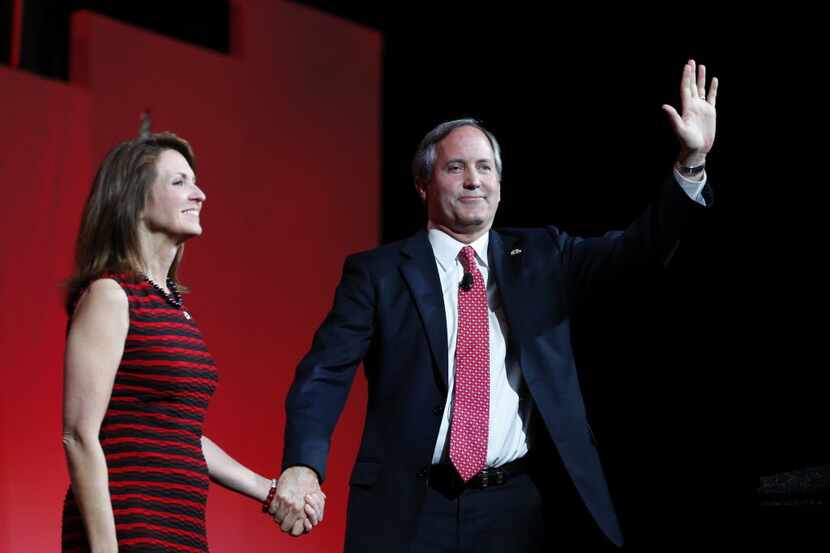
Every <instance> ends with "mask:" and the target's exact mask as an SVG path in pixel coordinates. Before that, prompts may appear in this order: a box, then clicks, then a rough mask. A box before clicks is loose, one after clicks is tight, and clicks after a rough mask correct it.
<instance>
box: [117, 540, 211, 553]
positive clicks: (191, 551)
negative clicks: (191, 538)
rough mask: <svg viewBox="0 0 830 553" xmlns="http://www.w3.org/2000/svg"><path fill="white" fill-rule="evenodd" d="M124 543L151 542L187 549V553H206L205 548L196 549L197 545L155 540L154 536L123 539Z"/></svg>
mask: <svg viewBox="0 0 830 553" xmlns="http://www.w3.org/2000/svg"><path fill="white" fill-rule="evenodd" d="M119 543H121V544H122V545H133V544H135V545H139V544H142V543H149V544H152V545H163V546H165V547H169V548H172V549H179V550H181V551H185V552H186V553H205V549H196V548H195V547H189V546H187V545H179V544H176V543H170V542H166V541H161V540H154V539H152V538H132V539H128V540H121V542H119Z"/></svg>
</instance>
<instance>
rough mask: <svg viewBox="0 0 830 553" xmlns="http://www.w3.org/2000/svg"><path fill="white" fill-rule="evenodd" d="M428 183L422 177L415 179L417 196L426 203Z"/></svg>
mask: <svg viewBox="0 0 830 553" xmlns="http://www.w3.org/2000/svg"><path fill="white" fill-rule="evenodd" d="M428 184H429V183H428V182H427V181H425V180H423V179H418V180H416V181H415V191H416V192H418V197H420V198H421V201H422V202H424V203H427V185H428Z"/></svg>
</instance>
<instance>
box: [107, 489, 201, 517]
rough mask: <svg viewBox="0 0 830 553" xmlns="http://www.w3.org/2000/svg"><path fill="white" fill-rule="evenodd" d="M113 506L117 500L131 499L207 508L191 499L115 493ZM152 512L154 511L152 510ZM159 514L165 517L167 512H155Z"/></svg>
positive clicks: (199, 508) (198, 508)
mask: <svg viewBox="0 0 830 553" xmlns="http://www.w3.org/2000/svg"><path fill="white" fill-rule="evenodd" d="M112 498H113V504H115V500H116V498H117V499H118V501H127V500H130V499H138V500H140V501H143V502H145V503H161V504H163V505H181V506H183V507H192V508H194V509H197V510H200V511H201V510H203V509H204V508H205V504H204V503H200V502H198V501H190V500H189V499H175V498H172V497H155V496H152V495H145V494H143V493H114V494H112ZM151 510H152V509H151ZM155 512H156V513H158V515H159V516H164V515H165V514H166V511H155Z"/></svg>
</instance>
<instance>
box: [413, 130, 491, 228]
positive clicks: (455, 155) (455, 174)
mask: <svg viewBox="0 0 830 553" xmlns="http://www.w3.org/2000/svg"><path fill="white" fill-rule="evenodd" d="M437 154H438V155H437V159H436V160H435V165H434V167H433V171H432V180H431V181H430V182H428V183H425V184H421V185H419V187H418V192H419V193H420V194H421V198H422V199H423V200H424V201H425V202H426V206H427V216H428V217H429V220H430V222H431V223H432V224H433V225H435V226H437V227H444V228H446V229H449V230H450V231H452V232H453V233H454V234H461V235H467V236H469V235H479V236H480V235H481V234H483V233H484V232H486V231H488V230H489V229H490V227H491V226H492V225H493V218H494V217H495V216H496V209H497V208H498V207H499V200H500V199H501V177H500V175H499V174H498V171H496V161H495V159H494V157H493V149H492V148H491V147H490V141H489V140H487V137H486V136H485V135H484V133H483V132H481V131H480V130H478V129H477V128H475V127H470V126H465V127H459V128H457V129H455V130H453V131H452V132H451V133H450V134H448V135H447V136H446V138H444V140H442V141H441V142H439V143H438V145H437Z"/></svg>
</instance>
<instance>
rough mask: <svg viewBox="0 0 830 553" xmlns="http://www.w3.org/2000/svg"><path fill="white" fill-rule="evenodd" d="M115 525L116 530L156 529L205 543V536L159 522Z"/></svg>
mask: <svg viewBox="0 0 830 553" xmlns="http://www.w3.org/2000/svg"><path fill="white" fill-rule="evenodd" d="M115 527H116V528H117V529H118V530H128V531H129V530H133V529H146V530H157V531H159V532H161V533H165V534H173V535H175V536H184V537H186V538H191V539H194V540H196V541H198V542H201V543H205V536H203V535H202V534H199V533H197V532H191V531H190V530H180V529H178V528H170V527H168V526H162V525H160V524H151V523H149V522H132V523H130V524H116V525H115ZM136 539H137V538H136ZM122 543H124V542H122Z"/></svg>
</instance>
